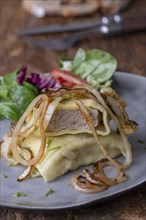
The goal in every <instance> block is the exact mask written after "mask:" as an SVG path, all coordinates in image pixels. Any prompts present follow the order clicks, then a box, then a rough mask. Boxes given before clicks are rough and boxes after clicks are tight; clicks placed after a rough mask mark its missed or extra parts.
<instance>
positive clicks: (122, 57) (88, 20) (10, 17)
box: [0, 0, 146, 75]
mask: <svg viewBox="0 0 146 220" xmlns="http://www.w3.org/2000/svg"><path fill="white" fill-rule="evenodd" d="M119 13H120V16H122V19H127V18H128V19H130V20H124V23H122V24H121V23H120V22H121V21H120V20H119V17H116V19H117V20H116V23H115V22H113V20H112V19H113V15H115V14H116V15H119ZM105 16H106V17H107V16H110V19H111V21H110V22H111V23H109V24H108V22H109V20H106V18H105ZM103 18H104V19H103ZM120 19H121V17H120ZM145 19H146V1H145V0H139V1H137V0H22V1H20V0H1V19H0V22H1V30H0V31H1V33H0V37H1V51H0V60H1V74H5V73H8V72H9V71H12V70H14V69H17V68H20V67H21V66H22V65H27V66H28V67H29V68H30V69H31V70H33V71H34V70H35V71H38V72H48V71H50V70H52V69H53V68H55V67H56V66H57V57H58V56H68V57H73V56H74V54H75V52H76V51H77V49H78V48H79V47H81V48H83V49H91V48H99V49H103V50H106V51H108V52H110V53H111V54H112V55H114V56H115V57H116V59H117V60H118V70H124V71H128V72H134V73H137V74H139V75H144V72H145V66H146V65H145V62H146V51H145V45H146V37H145V29H146V27H145V24H144V23H146V20H145ZM101 21H102V22H103V23H104V27H103V28H102V30H103V32H104V33H101V26H100V27H99V25H101ZM126 22H130V23H126ZM96 23H97V25H96ZM119 23H120V25H119ZM67 24H71V27H72V25H73V27H74V28H75V32H73V31H72V30H71V32H70V31H68V30H65V31H63V28H64V27H65V25H67ZM123 24H124V25H123ZM135 24H136V26H135ZM58 25H62V26H61V27H60V26H59V28H60V29H61V28H62V30H59V33H53V32H51V30H50V29H49V28H50V27H51V28H52V27H53V26H55V28H56V27H57V26H58ZM78 25H79V27H78ZM115 25H116V26H115ZM44 26H45V28H46V27H47V30H46V29H45V30H43V29H40V30H39V32H38V33H37V35H31V34H30V33H29V31H30V30H35V29H36V28H42V27H44ZM84 26H85V30H84ZM107 26H108V28H109V27H110V28H111V27H112V30H114V31H113V32H112V33H110V34H108V35H107V33H106V32H107ZM77 27H78V29H77ZM97 27H99V29H98V30H97ZM131 27H132V29H131ZM53 28H54V27H53ZM65 28H66V29H67V28H68V26H67V27H65ZM82 28H83V30H82ZM90 28H91V30H92V31H93V30H95V29H96V30H97V31H95V32H94V31H93V32H92V31H91V33H90V32H89V33H88V31H89V30H90ZM121 28H123V29H121ZM128 28H130V30H128ZM36 30H37V29H36ZM42 30H43V32H42ZM48 30H49V32H50V33H48ZM53 30H54V29H53ZM117 30H118V31H117ZM123 30H124V33H123ZM82 31H86V32H87V33H86V32H85V33H86V34H81V35H82V36H81V37H79V39H78V40H77V42H74V44H73V45H72V46H69V48H66V49H63V50H62V49H61V50H60V49H59V46H58V48H57V44H56V45H55V47H56V48H54V46H53V47H50V46H44V45H43V46H41V45H39V44H38V46H36V44H37V43H36V40H39V41H40V40H41V41H45V42H46V41H48V40H52V39H53V40H54V39H60V38H63V39H66V38H65V37H68V36H70V35H72V34H74V33H78V32H80V33H81V32H82ZM115 31H116V32H117V33H115ZM34 42H35V43H34Z"/></svg>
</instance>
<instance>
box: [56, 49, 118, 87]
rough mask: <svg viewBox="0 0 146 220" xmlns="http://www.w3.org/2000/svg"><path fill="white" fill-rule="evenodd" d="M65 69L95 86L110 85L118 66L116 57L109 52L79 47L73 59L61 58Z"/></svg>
mask: <svg viewBox="0 0 146 220" xmlns="http://www.w3.org/2000/svg"><path fill="white" fill-rule="evenodd" d="M60 62H61V64H62V69H63V70H68V71H72V72H73V73H75V74H77V75H79V76H80V77H81V78H82V79H85V80H87V82H88V83H89V84H91V85H92V86H94V87H95V88H101V87H104V86H110V84H111V82H112V80H111V78H112V76H113V74H114V72H115V70H116V68H117V61H116V59H115V58H114V57H113V56H112V55H111V54H109V53H107V52H105V51H103V50H99V49H91V50H88V51H87V52H86V51H85V50H83V49H81V48H80V49H79V50H78V51H77V53H76V55H75V57H74V59H73V60H70V61H69V60H61V61H60Z"/></svg>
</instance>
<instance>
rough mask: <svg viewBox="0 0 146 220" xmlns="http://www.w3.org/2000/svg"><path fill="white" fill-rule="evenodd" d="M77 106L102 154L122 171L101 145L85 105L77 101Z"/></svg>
mask: <svg viewBox="0 0 146 220" xmlns="http://www.w3.org/2000/svg"><path fill="white" fill-rule="evenodd" d="M75 103H76V105H77V106H78V107H79V109H80V111H81V112H82V114H83V116H84V118H85V120H86V122H87V124H88V125H89V127H90V129H91V130H92V133H93V136H94V138H95V141H96V142H97V144H98V145H99V147H100V149H101V152H102V153H103V155H104V156H105V157H106V158H107V159H108V160H109V161H110V162H111V164H112V165H113V166H115V167H116V168H117V170H118V171H119V170H120V166H119V164H118V163H117V162H116V161H115V160H114V159H112V158H111V156H110V155H109V153H108V152H107V151H106V149H105V148H104V146H102V145H101V143H100V140H99V137H98V135H97V131H96V129H95V128H94V125H93V122H92V119H91V117H90V115H89V113H88V111H87V109H86V107H85V106H84V105H83V103H82V102H81V101H78V100H75Z"/></svg>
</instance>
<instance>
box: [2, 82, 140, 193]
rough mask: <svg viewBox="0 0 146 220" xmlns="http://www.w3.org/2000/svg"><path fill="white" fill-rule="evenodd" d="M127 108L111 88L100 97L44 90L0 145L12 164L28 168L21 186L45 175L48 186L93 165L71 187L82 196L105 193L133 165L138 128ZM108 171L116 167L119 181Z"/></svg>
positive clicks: (82, 89)
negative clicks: (132, 143)
mask: <svg viewBox="0 0 146 220" xmlns="http://www.w3.org/2000/svg"><path fill="white" fill-rule="evenodd" d="M125 108H126V103H125V101H124V100H122V99H121V98H120V97H119V96H118V95H117V93H116V92H115V91H114V90H113V89H111V88H103V89H101V91H100V92H98V91H96V90H94V89H93V88H91V87H90V86H78V87H74V88H73V89H49V90H45V91H44V92H43V94H41V95H39V96H38V97H36V98H35V99H34V100H33V102H32V103H31V104H30V105H29V107H28V108H27V110H26V111H25V113H24V114H23V116H22V117H21V118H20V120H19V121H18V123H17V124H14V123H12V124H11V132H10V133H8V134H6V135H5V136H4V140H3V142H2V145H1V152H2V156H3V157H4V159H5V160H6V161H7V163H8V164H18V163H19V164H22V165H24V166H26V167H27V168H26V170H25V171H24V173H22V174H21V175H20V176H19V178H18V181H22V180H23V179H25V178H28V177H29V176H30V175H32V176H37V175H40V176H42V177H43V179H44V181H45V182H49V181H52V180H55V179H56V178H57V177H58V176H60V175H63V174H65V173H66V172H67V171H69V170H74V169H77V168H78V167H80V166H83V165H88V164H93V167H92V171H89V170H87V169H83V173H81V174H79V175H77V176H74V177H73V178H72V180H71V183H72V185H73V187H74V188H75V189H76V190H78V191H80V192H83V193H94V192H99V191H102V190H105V189H106V188H107V187H109V186H110V185H114V184H117V183H120V182H122V181H124V180H125V178H126V176H125V174H124V169H127V168H128V167H129V166H130V164H131V161H132V153H131V146H130V143H129V142H128V138H127V136H128V135H129V134H131V133H133V132H134V131H135V130H136V128H137V124H136V122H134V121H131V120H130V119H129V117H128V114H127V112H126V111H125ZM120 154H122V155H123V156H124V157H125V162H124V163H123V164H120V163H119V162H118V161H117V160H115V159H114V158H115V157H117V156H118V155H120ZM106 166H114V167H115V168H116V169H117V172H118V176H117V177H116V178H109V177H107V175H106V174H105V173H104V170H103V169H104V168H105V167H106ZM56 181H57V180H56Z"/></svg>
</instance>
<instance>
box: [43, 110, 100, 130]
mask: <svg viewBox="0 0 146 220" xmlns="http://www.w3.org/2000/svg"><path fill="white" fill-rule="evenodd" d="M88 112H89V114H90V116H91V118H92V120H93V124H94V127H96V126H97V125H98V123H99V119H98V118H99V117H98V116H99V113H98V110H96V109H93V108H92V109H89V110H88ZM65 129H69V130H79V129H89V126H88V124H87V123H86V121H85V119H84V117H83V115H82V113H81V112H80V111H79V110H56V111H55V113H54V114H53V116H52V119H51V121H50V123H49V125H48V127H47V131H53V132H55V131H56V132H57V131H60V130H65Z"/></svg>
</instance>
